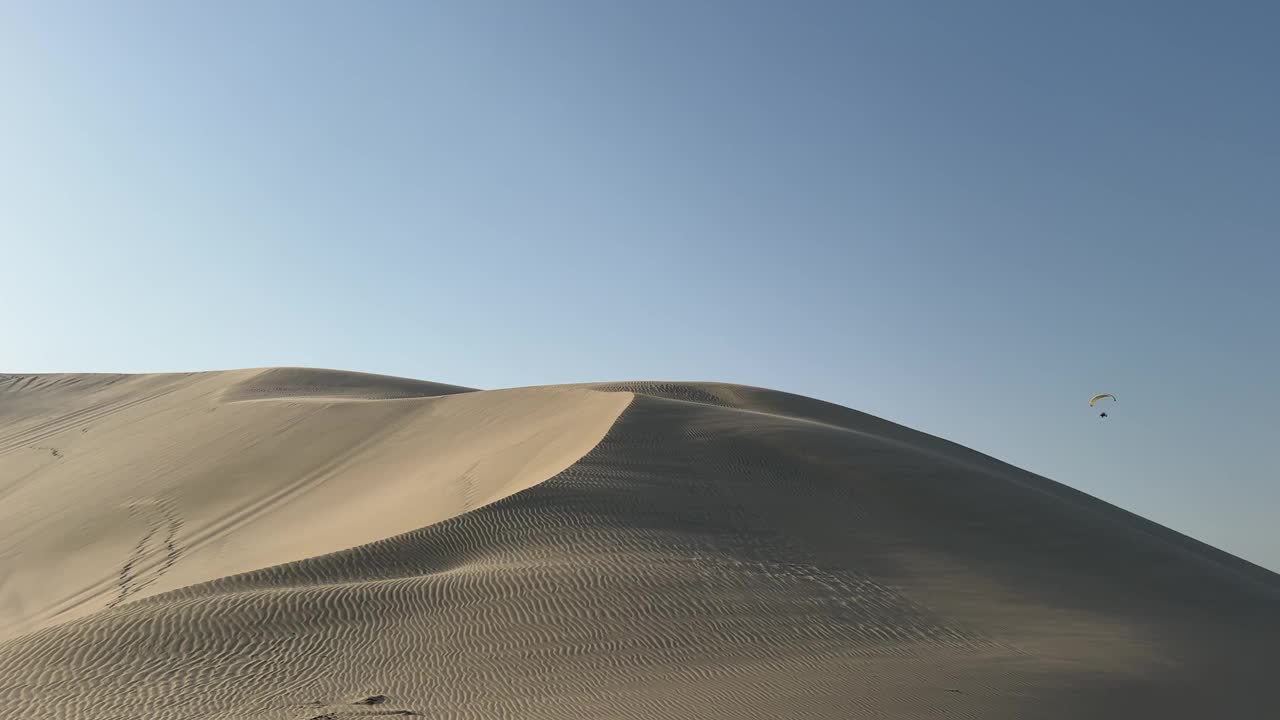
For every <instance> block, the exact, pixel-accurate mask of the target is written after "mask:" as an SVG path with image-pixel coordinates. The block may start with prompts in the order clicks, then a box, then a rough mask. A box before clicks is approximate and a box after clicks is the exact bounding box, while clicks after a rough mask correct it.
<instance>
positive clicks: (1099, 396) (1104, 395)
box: [1089, 393, 1116, 407]
mask: <svg viewBox="0 0 1280 720" xmlns="http://www.w3.org/2000/svg"><path fill="white" fill-rule="evenodd" d="M1102 398H1111V399H1112V400H1115V399H1116V396H1115V395H1112V394H1111V393H1099V394H1097V395H1094V396H1093V397H1092V398H1089V407H1093V404H1094V403H1096V402H1098V401H1099V400H1101V399H1102Z"/></svg>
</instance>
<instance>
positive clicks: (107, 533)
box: [0, 368, 1280, 720]
mask: <svg viewBox="0 0 1280 720" xmlns="http://www.w3.org/2000/svg"><path fill="white" fill-rule="evenodd" d="M1211 481H1212V479H1208V478H1207V479H1206V482H1211ZM1278 668H1280V576H1277V575H1276V574H1274V573H1271V572H1269V571H1267V570H1264V569H1262V568H1260V567H1257V566H1255V565H1252V564H1250V563H1247V562H1245V561H1243V560H1240V559H1238V558H1235V557H1233V556H1231V555H1229V554H1226V553H1223V552H1221V551H1218V550H1215V549H1214V548H1212V547H1209V546H1207V545H1205V544H1202V543H1200V542H1197V541H1195V540H1193V539H1191V538H1188V537H1186V536H1183V535H1180V534H1178V533H1176V532H1174V531H1172V530H1169V529H1167V528H1164V527H1162V526H1160V525H1157V524H1155V523H1152V522H1149V521H1147V520H1144V519H1142V518H1140V517H1138V516H1136V515H1133V514H1131V513H1129V512H1126V511H1124V510H1121V509H1119V508H1117V507H1115V506H1112V505H1109V504H1107V503H1104V502H1102V501H1100V500H1097V499H1095V498H1092V497H1090V496H1088V495H1085V494H1083V493H1079V492H1076V491H1074V490H1072V489H1070V488H1068V487H1066V486H1064V485H1061V484H1058V483H1056V482H1053V481H1051V480H1049V479H1046V478H1043V477H1040V476H1037V475H1034V474H1031V473H1028V472H1026V471H1023V470H1020V469H1018V468H1015V467H1012V466H1010V465H1008V464H1005V463H1002V462H1000V461H998V460H996V459H993V458H991V457H988V456H986V455H982V454H980V453H978V452H975V451H973V450H969V449H966V448H964V447H961V446H958V445H955V444H953V443H950V442H947V441H945V440H942V439H939V438H936V437H933V436H929V435H926V434H923V433H919V432H916V431H913V430H911V429H909V428H905V427H902V426H900V425H896V424H893V423H890V422H887V421H885V420H881V419H878V418H875V417H872V416H869V415H866V414H863V413H860V412H857V411H854V410H850V409H847V408H843V407H840V406H837V405H832V404H829V403H825V402H821V401H818V400H813V399H809V398H804V397H800V396H796V395H790V394H787V393H783V392H776V391H771V390H765V389H760V388H751V387H744V386H736V385H725V384H716V383H645V382H634V383H625V382H624V383H613V384H589V385H573V386H547V387H530V388H517V389H509V390H491V391H475V390H470V389H468V388H462V387H457V386H451V385H443V384H438V383H430V382H421V381H417V380H407V379H401V378H392V377H385V376H377V375H367V374H361V373H350V372H341V371H333V370H313V369H296V368H275V369H265V370H263V369H255V370H235V371H226V372H209V373H189V374H158V375H93V374H82V375H0V718H67V719H73V718H74V719H76V720H91V719H99V718H101V719H105V718H148V719H149V718H157V719H162V718H174V719H179V718H181V719H184V720H187V719H192V718H210V719H212V718H281V719H296V720H310V719H312V718H321V719H323V720H339V719H343V718H355V717H371V716H396V715H402V716H412V715H420V716H422V717H429V718H451V719H453V718H456V719H462V718H725V719H729V718H734V719H736V718H858V719H860V718H868V719H870V718H894V719H897V718H902V719H909V718H973V719H978V718H982V719H987V718H1009V719H1013V718H1017V719H1019V720H1022V719H1027V718H1062V719H1064V720H1066V719H1070V720H1078V719H1083V718H1161V719H1166V718H1197V719H1201V718H1251V719H1252V718H1258V719H1262V718H1273V717H1280V689H1277V688H1276V687H1274V686H1273V678H1274V677H1275V673H1276V672H1277V669H1278Z"/></svg>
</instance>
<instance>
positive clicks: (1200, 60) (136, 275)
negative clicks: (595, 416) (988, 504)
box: [0, 0, 1280, 569]
mask: <svg viewBox="0 0 1280 720" xmlns="http://www.w3.org/2000/svg"><path fill="white" fill-rule="evenodd" d="M1049 5H1050V4H1048V3H1025V2H999V3H994V2H965V3H959V2H941V1H939V2H929V3H925V2H909V1H904V0H894V1H890V2H834V3H818V2H800V3H785V2H772V3H748V2H725V3H719V4H716V3H711V2H687V1H684V0H681V1H676V2H626V3H624V2H587V1H584V2H551V1H546V2H510V1H505V2H477V1H476V0H467V1H465V2H429V3H428V2H405V3H392V2H374V3H319V2H287V3H286V2H274V3H270V2H216V3H209V2H203V3H169V2H165V3H161V2H153V3H141V4H139V3H129V2H116V3H83V4H66V3H58V2H44V1H43V0H41V1H40V2H35V1H34V0H32V1H31V2H27V3H21V4H14V3H5V4H4V5H3V6H0V93H3V95H0V103H2V104H0V308H2V309H3V315H2V317H3V320H4V325H3V331H0V370H4V371H10V372H16V371H28V372H31V371H137V372H141V371H161V370H197V369H223V368H233V367H246V366H265V365H308V366H321V367H336V368H344V369H353V370H364V371H371V372H384V373H392V374H398V375H408V376H414V377H420V378H425V379H432V380H440V381H445V382H452V383H459V384H465V385H472V386H477V387H486V388H489V387H502V386H512V385H529V384H543V383H558V382H571V381H589V380H613V379H640V378H662V379H705V380H723V381H730V382H742V383H749V384H754V385H763V386H769V387H774V388H778V389H783V390H790V391H794V392H800V393H804V394H808V395H813V396H817V397H820V398H823V399H827V400H831V401H834V402H838V403H841V404H844V405H849V406H852V407H855V408H858V409H862V410H866V411H868V412H872V413H875V414H878V415H881V416H883V417H887V418H889V419H892V420H896V421H898V422H902V423H905V424H908V425H911V426H913V427H916V428H919V429H921V430H925V431H927V432H931V433H934V434H938V435H942V436H944V437H947V438H950V439H953V440H956V441H958V442H961V443H963V444H966V445H969V446H971V447H974V448H977V449H979V450H982V451H984V452H987V453H990V454H992V455H995V456H997V457H1000V458H1002V459H1006V460H1009V461H1011V462H1013V463H1015V464H1018V465H1021V466H1023V467H1026V468H1028V469H1030V470H1033V471H1036V472H1039V473H1041V474H1044V475H1048V476H1050V477H1052V478H1054V479H1057V480H1060V481H1063V482H1066V483H1068V484H1070V485H1073V486H1075V487H1078V488H1080V489H1082V490H1085V491H1086V492H1089V493H1092V494H1094V495H1097V496H1100V497H1102V498H1104V499H1107V500H1110V501H1112V502H1115V503H1117V504H1120V505H1122V506H1124V507H1126V508H1128V509H1131V510H1134V511H1136V512H1139V513H1141V514H1143V515H1146V516H1148V517H1150V518H1152V519H1154V520H1157V521H1159V522H1162V523H1165V524H1167V525H1170V526H1172V527H1174V528H1176V529H1179V530H1181V531H1183V532H1186V533H1189V534H1191V535H1193V536H1196V537H1199V538H1201V539H1203V540H1206V541H1208V542H1210V543H1213V544H1215V545H1218V546H1220V547H1223V548H1224V549H1227V550H1229V551H1232V552H1235V553H1237V554H1239V555H1241V556H1243V557H1245V558H1248V559H1250V560H1253V561H1255V562H1258V563H1261V564H1263V565H1266V566H1269V567H1271V568H1273V569H1280V530H1278V529H1277V520H1278V519H1280V460H1278V459H1277V458H1278V457H1280V454H1278V453H1277V449H1276V446H1277V444H1278V443H1280V93H1278V92H1277V84H1276V83H1277V79H1276V74H1277V71H1278V70H1280V43H1278V42H1277V41H1276V38H1277V33H1278V32H1280V10H1277V9H1276V8H1277V6H1276V5H1275V4H1274V3H1263V2H1258V3H1205V2H1200V3H1175V2H1146V3H1139V2H1126V3H1103V2H1097V3H1056V4H1054V5H1056V7H1049ZM1101 391H1111V392H1114V393H1116V394H1117V395H1118V396H1119V397H1120V402H1119V404H1118V405H1117V407H1116V409H1115V412H1114V415H1113V417H1111V418H1109V419H1108V420H1105V421H1104V420H1100V419H1099V418H1098V417H1096V413H1094V412H1092V411H1090V410H1089V408H1088V407H1087V406H1086V402H1087V400H1088V398H1089V396H1090V395H1092V394H1093V393H1094V392H1101Z"/></svg>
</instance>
